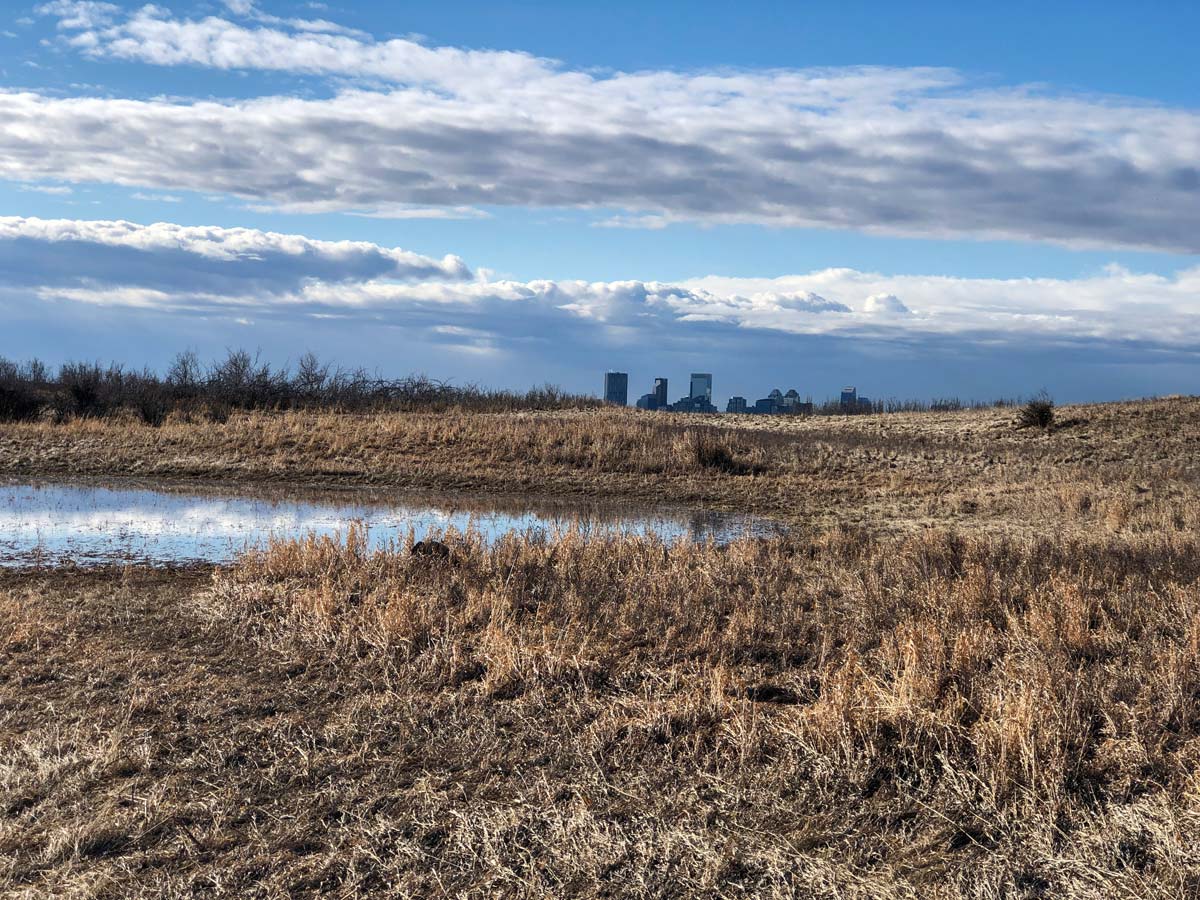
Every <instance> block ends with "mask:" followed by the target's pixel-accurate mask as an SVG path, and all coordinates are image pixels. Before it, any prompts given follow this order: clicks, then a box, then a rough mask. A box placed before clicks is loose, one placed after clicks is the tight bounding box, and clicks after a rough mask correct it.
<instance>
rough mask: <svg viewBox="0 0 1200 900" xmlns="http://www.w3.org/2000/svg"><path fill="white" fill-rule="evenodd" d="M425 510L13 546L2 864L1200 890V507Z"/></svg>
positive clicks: (11, 879) (771, 887)
mask: <svg viewBox="0 0 1200 900" xmlns="http://www.w3.org/2000/svg"><path fill="white" fill-rule="evenodd" d="M449 541H450V543H451V545H452V549H453V551H454V560H453V562H452V563H450V564H440V563H433V564H431V563H430V562H429V561H428V560H425V559H421V558H414V557H412V556H410V555H408V554H407V553H406V552H404V548H398V549H397V551H396V552H391V553H379V554H369V553H367V552H366V551H365V550H364V548H363V546H362V544H361V542H360V541H358V540H357V539H356V538H355V537H354V536H351V539H350V540H349V541H347V542H346V543H335V542H331V541H324V540H322V541H301V542H293V543H281V544H277V545H275V546H274V547H272V548H270V549H269V550H267V551H265V552H263V553H259V554H253V555H251V556H249V557H247V558H246V559H245V560H243V562H242V563H240V564H239V565H238V566H236V567H234V568H231V569H227V570H217V571H215V572H214V573H213V574H212V576H211V577H209V578H204V577H202V575H203V573H195V572H193V573H184V574H170V573H150V572H145V571H138V570H130V571H128V572H125V573H124V574H122V573H119V572H113V573H107V574H91V575H87V574H64V573H51V574H47V575H9V576H5V577H4V579H3V585H2V590H3V593H2V594H0V634H3V635H5V636H6V637H5V638H3V639H0V641H2V642H0V716H2V718H0V741H2V743H0V760H4V762H3V763H0V848H3V852H2V853H0V889H2V890H6V891H7V892H8V893H9V894H11V895H15V896H30V897H32V896H43V895H46V894H49V893H61V894H68V895H73V896H122V897H124V896H161V895H171V896H192V895H198V894H199V895H207V894H215V895H228V896H288V895H291V896H305V895H313V894H327V895H329V896H340V897H354V896H372V895H379V894H386V895H393V896H413V897H415V896H479V897H483V896H496V895H503V896H529V897H534V896H537V897H541V896H614V895H619V896H647V897H684V896H727V897H734V896H775V897H784V896H813V897H863V898H866V897H872V898H874V897H912V898H916V897H921V898H925V897H935V898H959V897H981V898H983V897H995V898H999V897H1051V896H1053V897H1080V898H1082V897H1139V898H1140V897H1164V898H1165V897H1184V896H1195V895H1196V893H1197V892H1198V891H1200V852H1198V851H1197V849H1196V846H1195V843H1194V841H1193V840H1192V836H1193V834H1194V832H1195V829H1196V828H1197V826H1200V782H1198V781H1197V777H1196V772H1197V768H1198V765H1200V580H1198V579H1200V543H1198V542H1197V541H1196V539H1195V538H1194V537H1191V536H1179V535H1160V536H1136V535H1118V536H1115V537H1105V538H1096V539H1091V540H1082V539H1080V540H1076V539H1067V538H1054V539H1051V538H1038V539H1006V538H1001V537H997V536H956V535H953V534H948V533H945V532H933V531H931V532H927V533H923V534H918V535H912V536H908V537H899V538H888V537H872V536H870V535H867V534H864V533H862V532H858V531H850V530H835V531H833V532H829V533H826V534H824V535H820V536H818V535H814V536H812V537H809V538H801V537H793V538H789V539H772V540H765V541H764V540H759V541H744V542H738V543H735V544H733V545H730V546H729V547H725V548H722V547H717V546H696V545H680V546H677V547H672V548H667V547H664V546H662V545H661V544H658V543H657V542H655V541H653V540H646V539H612V540H607V541H597V540H583V539H581V538H579V537H577V536H571V535H568V536H565V537H563V538H562V539H559V540H554V541H536V540H534V541H531V540H527V539H523V538H516V537H514V538H510V539H507V540H504V541H502V542H500V543H499V544H498V545H496V546H495V547H493V548H487V547H486V546H484V545H483V543H482V542H481V541H480V540H479V539H478V538H477V537H471V536H466V537H462V536H456V535H451V536H450V537H449Z"/></svg>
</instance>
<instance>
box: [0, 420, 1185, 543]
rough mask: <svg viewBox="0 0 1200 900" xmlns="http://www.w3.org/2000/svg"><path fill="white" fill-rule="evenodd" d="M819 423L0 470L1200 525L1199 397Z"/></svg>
mask: <svg viewBox="0 0 1200 900" xmlns="http://www.w3.org/2000/svg"><path fill="white" fill-rule="evenodd" d="M1014 418H1015V413H1014V411H1013V410H1011V409H986V410H969V411H964V412H957V413H901V414H891V415H885V416H853V417H845V418H838V417H819V418H815V419H795V418H773V417H770V418H769V417H757V416H724V417H697V416H688V415H657V414H651V415H646V414H639V413H638V412H636V411H633V410H616V409H599V410H584V411H557V412H546V413H497V414H488V413H470V412H448V413H439V414H428V413H388V414H380V415H349V414H334V413H318V414H308V413H276V414H271V413H252V414H240V415H234V416H232V417H230V418H229V419H228V420H227V421H225V422H209V421H207V420H189V419H187V418H186V417H178V416H175V417H172V418H171V419H169V420H168V421H167V423H166V424H164V425H162V426H161V427H157V428H155V427H150V426H147V425H144V424H141V423H139V422H136V421H133V420H132V419H130V420H128V421H120V420H112V419H94V420H74V421H70V422H68V423H65V424H50V423H39V424H17V425H7V426H4V427H3V428H2V429H0V475H4V476H10V477H28V476H38V475H47V476H52V475H56V474H70V475H100V476H103V475H142V476H155V477H163V478H191V479H204V480H208V481H211V480H214V479H219V480H225V481H243V482H262V481H274V482H291V483H309V484H339V485H374V486H394V487H398V488H431V489H438V490H447V489H450V490H461V491H472V492H486V493H497V492H500V493H514V492H516V493H537V494H547V495H556V496H578V497H597V496H602V497H605V498H607V499H610V500H618V499H625V500H631V501H639V502H671V503H690V504H704V505H707V506H712V507H719V508H724V509H730V510H737V511H742V512H751V513H764V514H768V515H772V516H775V517H778V518H781V519H784V520H787V521H790V522H795V523H806V524H817V525H823V526H829V525H833V524H839V523H844V524H850V525H856V526H862V527H868V528H870V529H873V530H911V529H914V528H920V527H925V526H929V525H935V526H943V527H953V528H955V529H957V530H980V529H982V530H988V531H999V532H1027V533H1060V532H1062V531H1064V530H1067V531H1071V532H1075V533H1085V534H1093V533H1096V532H1097V531H1100V532H1104V533H1123V532H1146V533H1164V532H1171V533H1177V532H1185V533H1194V532H1195V531H1196V530H1197V528H1198V527H1200V487H1198V486H1200V453H1197V446H1196V445H1197V435H1200V399H1195V398H1187V399H1169V400H1155V401H1138V402H1129V403H1112V404H1098V405H1091V406H1078V407H1064V408H1061V409H1060V410H1059V411H1058V424H1057V425H1056V426H1055V428H1053V429H1052V430H1050V431H1049V432H1042V431H1037V430H1028V429H1026V430H1017V429H1016V428H1014V424H1013V423H1014Z"/></svg>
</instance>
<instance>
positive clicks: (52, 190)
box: [21, 184, 74, 197]
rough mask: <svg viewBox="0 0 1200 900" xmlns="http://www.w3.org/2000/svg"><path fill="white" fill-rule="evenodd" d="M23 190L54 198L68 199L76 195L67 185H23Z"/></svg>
mask: <svg viewBox="0 0 1200 900" xmlns="http://www.w3.org/2000/svg"><path fill="white" fill-rule="evenodd" d="M21 190H23V191H26V192H29V193H34V194H49V195H50V196H52V197H66V196H68V195H69V194H72V193H74V191H73V190H71V188H69V187H67V185H65V184H23V185H21Z"/></svg>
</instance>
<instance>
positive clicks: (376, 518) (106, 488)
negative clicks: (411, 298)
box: [0, 482, 779, 567]
mask: <svg viewBox="0 0 1200 900" xmlns="http://www.w3.org/2000/svg"><path fill="white" fill-rule="evenodd" d="M354 522H361V523H362V524H364V525H365V526H366V527H367V529H368V534H369V540H370V543H371V545H372V546H376V547H379V546H384V545H386V544H388V543H389V542H391V541H393V540H400V541H402V540H404V539H405V538H406V536H407V534H408V531H409V529H412V531H413V532H414V534H415V536H416V538H417V539H418V540H419V539H421V538H422V537H424V536H426V535H428V534H429V533H431V532H438V531H444V530H446V529H448V528H456V529H458V530H460V531H465V530H466V529H467V528H468V527H470V528H474V529H475V530H477V531H479V532H480V533H481V534H482V535H483V536H484V537H485V538H487V539H488V540H494V539H495V538H497V537H499V536H500V535H502V534H505V533H508V532H511V531H518V532H528V531H539V530H540V531H543V532H545V533H547V534H553V533H555V532H556V531H561V530H565V529H568V528H571V527H576V528H579V529H580V530H583V531H586V532H591V533H594V532H598V531H599V532H609V531H616V532H622V533H626V534H651V533H653V534H657V535H659V536H661V537H662V538H663V539H664V540H666V541H668V542H671V541H677V540H681V539H688V540H698V541H704V540H708V539H709V538H712V539H714V540H717V541H726V540H730V539H733V538H736V537H741V536H742V535H745V534H752V535H763V534H769V533H773V532H775V531H777V530H778V528H779V526H777V525H775V524H774V523H771V522H769V521H766V520H763V519H755V518H750V517H742V516H733V515H728V514H722V513H716V512H712V511H697V510H686V509H662V510H647V509H644V508H643V509H631V508H629V507H619V506H605V505H603V504H586V503H570V504H567V503H547V502H536V501H530V500H527V499H524V498H507V499H505V498H483V497H462V496H456V495H445V494H443V495H437V494H419V495H418V494H398V493H387V492H379V491H350V490H347V491H303V492H296V491H285V490H272V491H263V492H256V493H254V494H248V493H242V492H235V491H233V490H218V489H211V488H200V487H193V488H190V489H188V488H181V487H178V486H174V485H172V486H165V485H152V484H145V483H136V484H135V483H129V484H120V483H112V482H106V483H104V484H80V483H52V482H47V483H33V484H7V485H6V484H0V566H7V567H14V566H17V567H25V566H38V565H54V564H57V563H61V562H74V563H77V564H80V565H97V564H105V563H113V562H124V561H137V562H151V563H159V564H164V563H186V562H196V561H205V562H226V561H228V560H230V559H232V558H233V557H234V556H236V555H237V554H238V553H239V552H240V551H242V550H244V549H245V548H247V547H250V546H255V545H261V544H264V543H265V542H266V541H267V539H268V538H270V537H301V536H304V535H307V534H310V533H312V534H317V535H338V534H345V532H346V530H347V529H348V527H349V526H350V525H351V523H354Z"/></svg>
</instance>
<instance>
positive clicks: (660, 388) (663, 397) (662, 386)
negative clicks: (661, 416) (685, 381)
mask: <svg viewBox="0 0 1200 900" xmlns="http://www.w3.org/2000/svg"><path fill="white" fill-rule="evenodd" d="M654 399H655V400H657V401H658V408H659V409H666V408H667V407H668V406H669V405H670V403H671V401H670V400H668V399H667V379H665V378H655V379H654Z"/></svg>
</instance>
